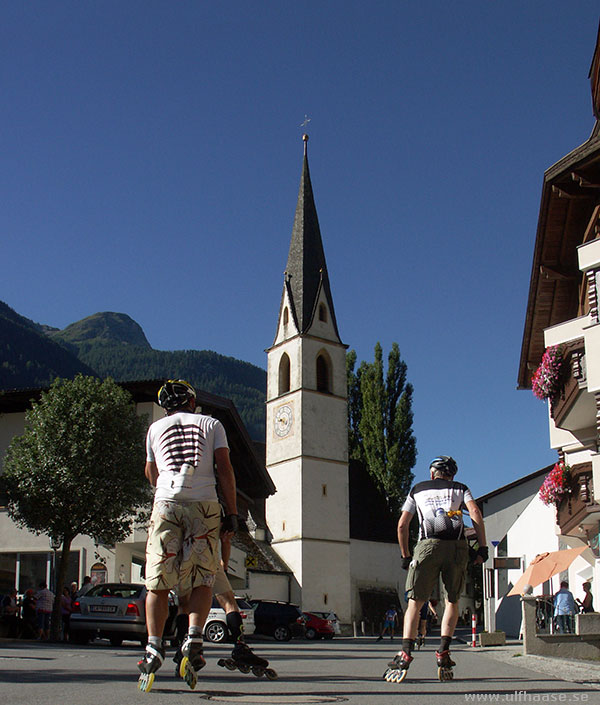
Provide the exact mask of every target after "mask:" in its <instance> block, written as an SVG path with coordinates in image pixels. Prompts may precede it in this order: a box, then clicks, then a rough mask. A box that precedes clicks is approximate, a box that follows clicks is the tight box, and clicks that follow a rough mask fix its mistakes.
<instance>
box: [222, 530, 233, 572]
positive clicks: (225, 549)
mask: <svg viewBox="0 0 600 705" xmlns="http://www.w3.org/2000/svg"><path fill="white" fill-rule="evenodd" d="M230 556H231V534H230V533H223V534H221V563H222V564H223V570H224V571H225V572H227V568H228V567H229V557H230Z"/></svg>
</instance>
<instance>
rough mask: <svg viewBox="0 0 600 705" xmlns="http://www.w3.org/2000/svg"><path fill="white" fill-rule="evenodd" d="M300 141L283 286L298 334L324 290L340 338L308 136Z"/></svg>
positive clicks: (308, 326)
mask: <svg viewBox="0 0 600 705" xmlns="http://www.w3.org/2000/svg"><path fill="white" fill-rule="evenodd" d="M303 140H304V160H303V163H302V177H301V179H300V190H299V192H298V203H297V205H296V215H295V217H294V227H293V229H292V240H291V243H290V250H289V254H288V260H287V267H286V286H287V288H288V291H289V292H290V294H291V301H292V315H293V316H294V319H295V322H296V325H297V327H298V330H299V331H300V333H301V334H302V333H305V332H306V331H307V330H308V329H309V328H310V325H311V323H312V321H313V318H314V316H315V311H316V307H317V301H318V297H319V293H320V291H321V289H323V291H324V294H325V297H326V300H327V305H328V307H329V312H330V315H331V321H332V323H333V326H334V329H335V332H336V335H337V336H338V338H339V332H338V328H337V321H336V318H335V311H334V308H333V298H332V296H331V289H330V286H329V275H328V274H327V263H326V262H325V252H324V251H323V241H322V240H321V230H320V228H319V219H318V217H317V209H316V206H315V200H314V196H313V190H312V184H311V181H310V172H309V169H308V154H307V143H308V135H304V137H303Z"/></svg>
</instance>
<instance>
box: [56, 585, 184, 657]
mask: <svg viewBox="0 0 600 705" xmlns="http://www.w3.org/2000/svg"><path fill="white" fill-rule="evenodd" d="M146 593H147V590H146V587H145V585H143V584H139V583H102V584H100V585H96V586H94V587H93V588H91V590H89V591H88V592H87V593H86V594H85V595H82V596H81V597H78V598H77V599H76V600H75V601H74V602H73V612H72V613H71V620H70V625H69V638H70V640H71V641H73V642H74V643H76V644H87V642H88V641H89V640H90V639H94V638H96V637H100V638H105V639H109V640H110V643H111V644H112V645H113V646H121V644H122V643H123V640H125V639H128V640H132V641H139V642H140V643H141V644H142V646H144V645H145V644H146V642H147V640H148V632H147V631H146ZM176 615H177V607H176V605H175V604H174V603H173V602H172V601H170V602H169V617H168V619H167V623H166V625H165V631H164V634H165V638H166V639H174V638H175V633H174V628H175V617H176Z"/></svg>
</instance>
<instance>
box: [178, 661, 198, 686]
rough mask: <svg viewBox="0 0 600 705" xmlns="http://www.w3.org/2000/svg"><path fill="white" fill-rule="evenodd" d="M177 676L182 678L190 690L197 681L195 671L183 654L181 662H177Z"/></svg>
mask: <svg viewBox="0 0 600 705" xmlns="http://www.w3.org/2000/svg"><path fill="white" fill-rule="evenodd" d="M179 676H180V678H183V680H184V681H185V682H186V683H187V684H188V685H189V687H190V688H191V689H192V690H194V688H195V687H196V684H197V683H198V679H197V678H196V671H194V669H193V667H192V664H191V663H190V660H189V659H188V657H187V656H184V657H183V658H182V659H181V663H180V664H179Z"/></svg>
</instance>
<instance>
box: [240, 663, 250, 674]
mask: <svg viewBox="0 0 600 705" xmlns="http://www.w3.org/2000/svg"><path fill="white" fill-rule="evenodd" d="M238 668H239V669H240V672H241V673H250V666H248V665H246V664H245V663H239V664H238Z"/></svg>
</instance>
